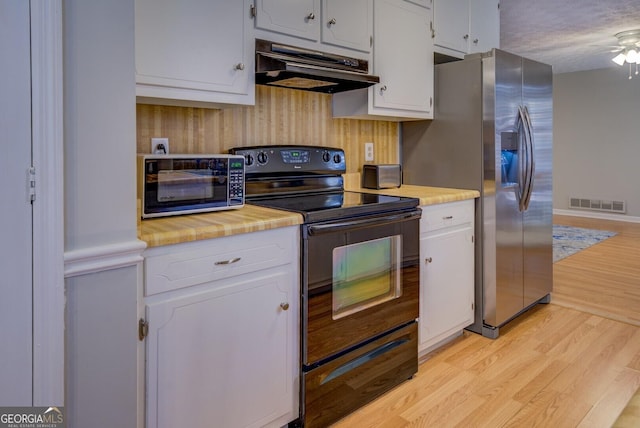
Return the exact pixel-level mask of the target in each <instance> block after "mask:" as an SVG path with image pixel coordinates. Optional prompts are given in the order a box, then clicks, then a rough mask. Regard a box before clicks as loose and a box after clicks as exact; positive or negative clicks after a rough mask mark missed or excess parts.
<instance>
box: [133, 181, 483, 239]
mask: <svg viewBox="0 0 640 428" xmlns="http://www.w3.org/2000/svg"><path fill="white" fill-rule="evenodd" d="M345 190H350V191H355V192H367V193H378V194H384V195H391V196H407V197H411V198H418V199H420V205H434V204H442V203H446V202H454V201H462V200H465V199H473V198H477V197H479V196H480V193H479V192H477V191H475V190H464V189H447V188H442V187H428V186H414V185H407V184H405V185H402V186H401V187H398V188H393V189H380V190H376V189H365V188H362V187H360V174H359V173H355V174H345ZM302 221H303V220H302V216H301V215H300V214H296V213H292V212H288V211H282V210H275V209H270V208H264V207H258V206H254V205H249V204H246V205H245V206H244V207H243V208H240V209H235V210H228V211H215V212H211V213H204V214H189V215H178V216H170V217H162V218H154V219H146V220H140V221H139V223H138V239H140V240H142V241H144V242H146V243H147V246H148V247H159V246H162V245H171V244H179V243H182V242H190V241H198V240H201V239H211V238H219V237H221V236H230V235H237V234H240V233H249V232H257V231H260V230H268V229H275V228H278V227H286V226H296V225H299V224H302Z"/></svg>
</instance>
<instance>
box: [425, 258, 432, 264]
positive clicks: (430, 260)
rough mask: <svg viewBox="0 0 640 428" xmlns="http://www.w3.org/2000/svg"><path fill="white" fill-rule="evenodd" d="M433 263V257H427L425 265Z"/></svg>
mask: <svg viewBox="0 0 640 428" xmlns="http://www.w3.org/2000/svg"><path fill="white" fill-rule="evenodd" d="M432 261H433V259H432V258H431V257H427V258H426V259H424V262H425V263H431V262H432Z"/></svg>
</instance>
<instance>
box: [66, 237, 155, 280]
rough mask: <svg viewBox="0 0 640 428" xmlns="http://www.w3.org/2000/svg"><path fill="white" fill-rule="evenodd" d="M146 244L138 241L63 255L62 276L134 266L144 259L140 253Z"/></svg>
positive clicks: (68, 276) (68, 252) (67, 276)
mask: <svg viewBox="0 0 640 428" xmlns="http://www.w3.org/2000/svg"><path fill="white" fill-rule="evenodd" d="M146 247H147V244H146V243H145V242H143V241H140V240H135V241H129V242H122V243H118V244H110V245H103V246H100V247H91V248H83V249H80V250H74V251H67V252H65V253H64V276H65V278H70V277H73V276H78V275H87V274H91V273H97V272H102V271H105V270H110V269H117V268H121V267H126V266H132V265H136V264H138V263H141V262H142V261H143V260H144V259H143V257H142V252H143V251H144V249H145V248H146Z"/></svg>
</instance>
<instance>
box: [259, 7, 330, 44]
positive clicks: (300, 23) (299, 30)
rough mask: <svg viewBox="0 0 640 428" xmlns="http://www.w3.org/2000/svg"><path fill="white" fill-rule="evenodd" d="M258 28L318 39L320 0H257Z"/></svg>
mask: <svg viewBox="0 0 640 428" xmlns="http://www.w3.org/2000/svg"><path fill="white" fill-rule="evenodd" d="M254 15H255V19H256V28H259V29H262V30H268V31H274V32H277V33H282V34H287V35H290V36H295V37H300V38H302V39H308V40H313V41H317V40H319V36H320V21H321V19H320V0H256V1H255V11H254Z"/></svg>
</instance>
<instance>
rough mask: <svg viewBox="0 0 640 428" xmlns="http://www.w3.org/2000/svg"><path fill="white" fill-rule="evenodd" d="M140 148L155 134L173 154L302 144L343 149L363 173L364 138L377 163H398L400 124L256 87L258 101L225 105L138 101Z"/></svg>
mask: <svg viewBox="0 0 640 428" xmlns="http://www.w3.org/2000/svg"><path fill="white" fill-rule="evenodd" d="M136 128H137V150H138V153H149V152H150V150H151V147H150V145H151V138H152V137H167V138H169V148H170V152H171V153H226V152H227V150H228V149H230V148H232V147H237V146H243V147H244V146H254V145H255V146H261V145H268V144H304V145H311V146H330V147H339V148H342V149H344V151H345V156H346V158H347V172H348V173H352V172H359V171H361V169H362V164H363V163H364V143H365V142H367V141H372V142H373V143H374V151H375V160H374V162H375V163H398V162H399V149H398V146H399V143H398V129H399V128H398V123H397V122H386V121H378V120H351V119H333V118H332V116H331V95H328V94H320V93H315V92H304V91H298V90H291V89H282V88H276V87H269V86H261V85H258V86H256V105H255V106H237V107H231V108H228V109H224V110H213V109H205V108H192V107H169V106H158V105H147V104H138V105H137V125H136Z"/></svg>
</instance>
